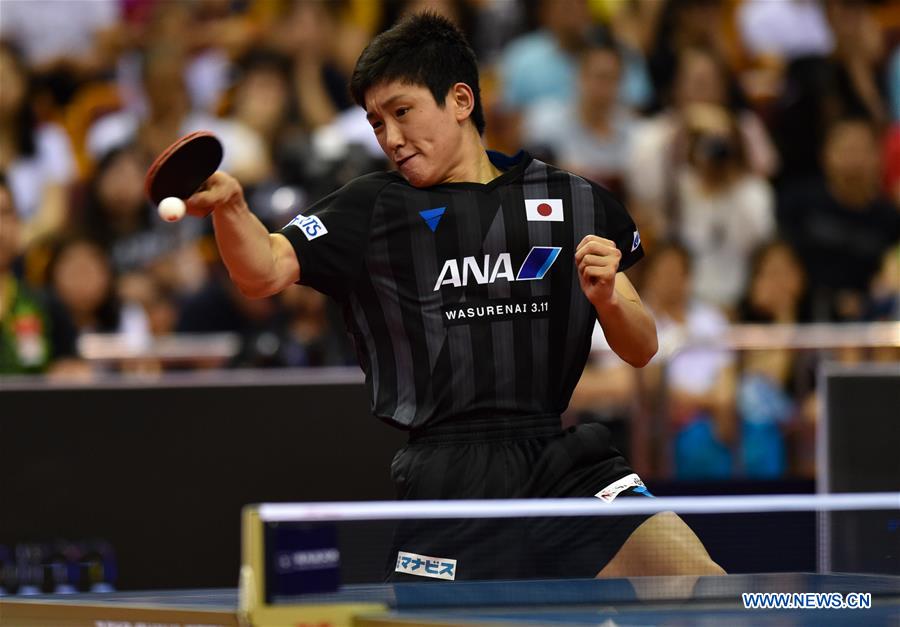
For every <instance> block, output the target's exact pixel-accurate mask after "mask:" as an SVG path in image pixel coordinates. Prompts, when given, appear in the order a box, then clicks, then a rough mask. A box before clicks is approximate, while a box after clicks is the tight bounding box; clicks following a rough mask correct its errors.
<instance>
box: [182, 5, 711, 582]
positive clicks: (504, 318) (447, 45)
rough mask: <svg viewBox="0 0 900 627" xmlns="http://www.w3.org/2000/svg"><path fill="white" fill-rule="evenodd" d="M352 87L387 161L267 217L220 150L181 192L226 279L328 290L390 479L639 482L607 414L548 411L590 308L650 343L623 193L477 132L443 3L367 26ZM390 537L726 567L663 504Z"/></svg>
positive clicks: (616, 486)
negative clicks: (300, 206) (350, 343)
mask: <svg viewBox="0 0 900 627" xmlns="http://www.w3.org/2000/svg"><path fill="white" fill-rule="evenodd" d="M351 91H352V93H353V96H354V98H355V99H356V102H357V103H358V104H360V105H361V106H362V107H364V108H365V110H366V115H367V118H368V120H369V122H370V123H371V125H372V128H373V130H374V132H375V136H376V137H377V139H378V142H379V143H380V145H381V148H382V149H383V150H384V153H385V155H387V157H388V159H390V160H391V161H392V162H393V163H394V164H395V165H396V170H397V171H394V172H387V173H377V174H371V175H366V176H362V177H360V178H358V179H356V180H354V181H352V182H350V183H349V184H347V185H346V186H345V187H343V188H341V189H340V190H338V191H336V192H334V193H333V194H331V195H330V196H328V197H326V198H324V199H323V200H321V201H319V202H317V203H315V204H314V205H313V206H312V207H310V208H309V209H308V210H306V211H305V212H303V213H302V214H301V215H298V216H297V217H296V218H294V219H293V220H292V221H291V222H290V223H289V224H288V225H287V226H285V227H284V228H283V229H282V230H281V232H280V233H274V234H269V233H268V232H267V230H266V228H265V227H264V226H263V225H262V223H261V222H260V221H259V220H258V219H257V218H256V217H254V215H253V214H252V213H251V212H250V211H249V209H248V207H247V204H246V203H245V201H244V197H243V193H242V190H241V187H240V185H239V184H238V182H237V181H236V180H235V179H234V178H232V177H231V176H229V175H228V174H226V173H223V172H217V173H216V174H214V175H213V176H212V177H211V179H210V180H209V181H208V184H207V189H206V190H205V191H201V192H199V193H197V194H195V195H194V196H192V197H191V198H190V199H189V201H188V211H189V212H190V213H192V214H194V215H198V216H200V215H205V214H206V213H207V212H208V211H210V209H212V210H213V214H212V216H213V217H212V220H213V224H214V228H215V234H216V241H217V243H218V247H219V251H220V252H221V255H222V259H223V260H224V262H225V265H226V266H227V268H228V271H229V273H230V275H231V278H232V280H233V281H234V282H235V283H236V284H237V286H238V287H239V288H240V290H241V291H242V292H243V293H244V294H245V295H247V296H249V297H265V296H269V295H272V294H275V293H277V292H279V291H281V290H283V289H285V288H286V287H288V286H289V285H291V284H292V283H298V282H299V283H301V284H305V285H310V286H312V287H314V288H316V289H318V290H320V291H322V292H324V293H325V294H328V295H330V296H332V297H334V298H335V299H336V300H337V301H338V302H339V303H341V304H342V306H343V308H344V316H345V319H346V323H347V327H348V329H349V331H350V333H351V335H352V336H353V339H354V340H355V343H356V346H357V350H358V353H359V359H360V364H361V366H362V369H363V370H364V372H365V375H366V384H367V386H368V389H369V392H370V394H371V404H372V410H373V412H374V413H375V415H376V416H378V417H379V418H382V419H384V420H386V421H388V422H389V423H391V424H393V425H395V426H397V427H400V428H402V429H407V430H409V433H410V439H409V443H408V445H407V446H405V447H404V448H402V449H401V450H400V451H399V452H398V453H397V455H396V456H395V458H394V461H393V463H392V466H391V473H392V478H393V481H394V483H395V485H396V488H397V492H398V496H399V497H400V498H403V499H473V498H475V499H481V498H529V497H592V496H597V497H598V498H601V499H603V500H606V501H609V500H612V499H614V498H616V497H621V496H622V495H623V494H626V493H630V494H641V493H646V488H645V487H644V485H643V483H642V482H641V480H640V479H639V478H638V476H637V474H635V473H634V471H633V470H632V469H631V468H630V467H629V465H628V462H627V461H626V460H625V459H624V458H623V456H622V454H621V453H620V452H619V451H617V450H616V449H615V448H613V447H612V446H611V445H610V442H609V432H608V431H607V430H606V428H605V427H603V426H602V425H599V424H590V425H581V426H579V427H577V428H574V429H569V430H567V431H563V430H562V428H561V425H560V413H561V412H562V411H563V410H564V409H565V408H566V406H567V404H568V402H569V397H570V395H571V393H572V390H573V388H574V387H575V384H576V382H577V381H578V378H579V377H580V375H581V372H582V369H583V367H584V364H585V361H586V358H587V355H588V350H589V345H590V340H591V330H592V327H593V325H594V321H595V320H597V319H599V321H600V324H601V325H602V327H603V331H604V333H605V335H606V337H607V339H608V341H609V344H610V346H611V347H612V349H613V350H614V351H615V352H616V353H617V354H618V355H619V356H620V357H621V358H622V359H624V360H625V361H627V362H628V363H630V364H632V365H634V366H638V367H640V366H643V365H644V364H646V363H647V362H648V360H649V359H650V358H651V357H652V356H653V354H654V353H655V352H656V349H657V340H656V327H655V324H654V322H653V319H652V318H651V316H650V315H649V314H648V312H647V311H646V310H645V309H644V307H643V305H642V303H641V300H640V297H639V296H638V294H637V292H636V291H635V289H634V288H633V287H632V285H631V283H630V282H629V281H628V279H627V278H626V277H625V275H624V274H622V272H621V271H622V270H624V269H626V268H628V267H629V266H631V265H632V264H633V263H635V262H636V261H637V260H638V259H639V258H640V257H641V256H642V255H643V250H642V248H641V244H640V237H639V235H638V232H637V230H636V228H635V226H634V223H633V222H632V220H631V218H630V217H629V216H628V214H627V212H626V211H625V209H624V207H623V206H622V205H621V204H620V203H619V202H618V201H617V200H616V199H615V198H614V197H612V196H611V195H610V194H609V193H608V192H607V191H605V190H603V189H602V188H600V187H598V186H597V185H595V184H593V183H591V182H590V181H587V180H585V179H583V178H580V177H578V176H575V175H573V174H570V173H568V172H565V171H563V170H560V169H557V168H554V167H551V166H549V165H547V164H544V163H541V162H540V161H537V160H534V159H532V158H531V157H529V156H528V155H527V154H524V153H519V154H518V155H516V156H514V157H508V156H505V155H501V154H498V153H492V152H488V151H486V150H485V148H484V146H483V144H482V141H481V134H482V132H483V130H484V114H483V111H482V107H481V102H480V97H479V86H478V68H477V65H476V60H475V56H474V53H473V52H472V50H471V48H470V47H469V45H468V43H467V42H466V41H465V38H464V36H463V35H462V33H461V32H460V31H459V30H457V29H456V28H455V27H454V26H453V25H452V24H451V23H450V22H448V21H447V20H445V19H443V18H441V17H437V16H435V15H432V14H427V13H425V14H419V15H414V16H411V17H408V18H406V19H404V20H403V21H401V22H399V23H398V24H396V25H395V26H394V27H392V28H391V29H389V30H387V31H385V32H383V33H381V34H380V35H378V36H377V37H376V38H375V39H374V40H373V41H372V42H371V43H370V44H369V46H368V47H367V48H366V49H365V50H364V51H363V52H362V54H361V55H360V57H359V59H358V61H357V64H356V68H355V70H354V73H353V76H352V79H351ZM301 419H302V417H301ZM351 437H352V436H351ZM310 445H313V443H310ZM398 556H399V558H398ZM426 558H427V559H426ZM389 559H390V561H391V568H390V569H389V570H390V573H389V575H388V577H389V579H393V580H397V579H407V578H409V579H418V580H422V579H419V578H417V577H416V575H423V576H426V577H427V576H438V575H439V576H440V577H441V578H451V577H453V578H456V579H496V578H524V577H555V576H569V577H593V576H597V575H599V576H601V577H614V576H633V575H667V574H694V575H703V574H721V573H722V572H723V571H722V569H721V568H720V567H719V566H718V565H717V564H715V563H714V562H713V561H712V560H711V559H710V557H709V555H708V553H707V552H706V550H705V549H704V547H703V546H702V544H701V543H700V542H699V540H698V539H697V537H696V536H695V535H694V533H693V532H692V531H691V530H690V529H689V528H688V527H687V526H686V525H685V524H684V522H683V521H682V520H681V519H680V518H678V517H677V516H676V515H674V514H672V513H662V514H657V515H654V516H651V517H643V518H637V519H635V518H632V517H629V518H618V517H599V518H592V519H582V520H579V519H575V518H569V519H562V521H561V522H559V521H557V522H554V521H547V520H543V521H537V520H532V521H531V524H529V521H528V520H519V521H510V520H506V521H498V520H494V521H481V522H478V521H469V522H466V521H453V523H452V524H451V523H448V522H444V523H443V526H442V523H441V521H433V522H431V523H420V524H417V523H416V522H415V521H410V522H408V523H406V524H403V525H401V527H400V529H399V530H398V532H397V534H396V537H395V545H394V547H393V550H392V553H391V556H390V558H389ZM429 560H430V561H429ZM436 563H439V564H441V567H440V568H438V567H437V566H436ZM423 564H424V565H425V566H422V565H423ZM451 564H452V567H451V566H450V565H451ZM428 565H431V566H430V567H428Z"/></svg>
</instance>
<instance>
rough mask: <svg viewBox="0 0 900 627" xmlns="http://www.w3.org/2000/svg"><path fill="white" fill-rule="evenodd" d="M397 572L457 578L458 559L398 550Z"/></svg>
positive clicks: (437, 577)
mask: <svg viewBox="0 0 900 627" xmlns="http://www.w3.org/2000/svg"><path fill="white" fill-rule="evenodd" d="M394 571H395V572H398V573H405V574H407V575H417V576H419V577H431V578H433V579H446V580H448V581H453V580H454V579H456V560H452V559H447V558H445V557H431V556H430V555H418V554H416V553H407V552H406V551H398V553H397V567H396V568H395V569H394Z"/></svg>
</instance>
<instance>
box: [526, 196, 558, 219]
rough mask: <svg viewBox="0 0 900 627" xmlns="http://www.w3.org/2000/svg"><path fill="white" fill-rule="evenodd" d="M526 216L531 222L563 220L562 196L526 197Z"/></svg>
mask: <svg viewBox="0 0 900 627" xmlns="http://www.w3.org/2000/svg"><path fill="white" fill-rule="evenodd" d="M525 217H527V218H528V221H529V222H562V221H563V220H565V216H563V201H562V198H535V199H528V198H527V199H525Z"/></svg>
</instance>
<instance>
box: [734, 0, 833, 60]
mask: <svg viewBox="0 0 900 627" xmlns="http://www.w3.org/2000/svg"><path fill="white" fill-rule="evenodd" d="M737 23H738V30H739V32H740V35H741V42H742V43H743V45H744V48H745V49H746V51H747V52H748V53H749V54H750V55H752V56H756V57H761V56H776V57H778V58H779V59H781V60H784V61H790V60H792V59H796V58H801V57H807V56H827V55H829V54H831V52H832V50H833V49H834V35H833V34H832V32H831V27H830V26H829V25H828V18H827V16H826V14H825V9H824V7H823V5H822V2H821V1H820V0H787V1H784V2H772V0H744V1H743V2H742V3H741V4H740V6H739V7H738V11H737Z"/></svg>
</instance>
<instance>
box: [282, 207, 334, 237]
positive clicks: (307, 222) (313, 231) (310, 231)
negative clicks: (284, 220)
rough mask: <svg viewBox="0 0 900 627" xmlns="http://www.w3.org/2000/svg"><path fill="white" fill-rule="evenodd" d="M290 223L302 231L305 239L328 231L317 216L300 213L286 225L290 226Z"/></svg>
mask: <svg viewBox="0 0 900 627" xmlns="http://www.w3.org/2000/svg"><path fill="white" fill-rule="evenodd" d="M292 224H293V225H294V226H296V227H297V228H299V229H300V230H301V231H303V234H304V235H305V236H306V239H308V240H310V241H312V240H314V239H316V238H317V237H322V236H323V235H326V234H327V233H328V229H326V228H325V225H324V224H322V221H321V220H320V219H319V217H318V216H305V215H303V214H302V213H301V214H300V215H298V216H297V217H296V218H294V219H293V220H291V221H290V222H288V224H287V225H288V226H291V225H292Z"/></svg>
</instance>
